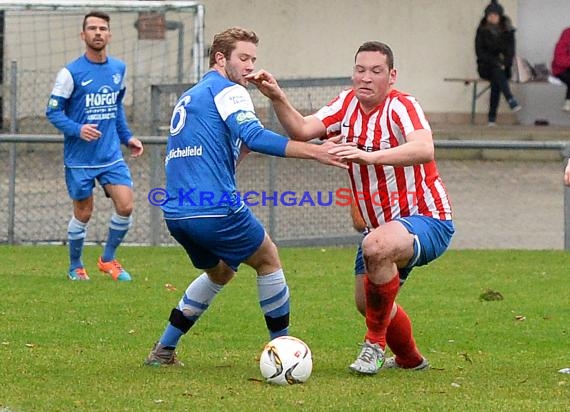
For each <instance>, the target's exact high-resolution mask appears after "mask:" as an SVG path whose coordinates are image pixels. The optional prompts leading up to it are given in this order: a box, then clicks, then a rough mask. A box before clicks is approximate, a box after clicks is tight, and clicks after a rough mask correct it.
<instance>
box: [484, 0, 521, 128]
mask: <svg viewBox="0 0 570 412" xmlns="http://www.w3.org/2000/svg"><path fill="white" fill-rule="evenodd" d="M475 52H476V54H477V72H478V73H479V76H481V78H483V79H485V80H488V81H489V82H490V83H491V97H490V100H489V115H488V119H489V126H494V125H495V122H496V121H497V109H498V108H499V99H500V97H501V93H502V94H503V95H504V96H505V99H506V100H507V103H508V104H509V107H510V109H511V110H512V111H513V112H516V111H519V110H520V109H521V108H522V107H521V106H520V105H519V104H518V102H517V101H516V99H515V98H514V96H513V93H512V92H511V88H510V87H509V79H510V78H511V72H512V66H513V59H514V56H515V28H514V27H513V25H512V22H511V19H510V18H509V17H508V16H506V15H505V14H504V10H503V7H502V6H501V5H500V4H499V3H498V2H497V1H496V0H493V1H491V3H490V4H489V5H488V6H487V7H486V8H485V16H484V17H483V19H481V22H480V23H479V27H478V28H477V35H476V37H475Z"/></svg>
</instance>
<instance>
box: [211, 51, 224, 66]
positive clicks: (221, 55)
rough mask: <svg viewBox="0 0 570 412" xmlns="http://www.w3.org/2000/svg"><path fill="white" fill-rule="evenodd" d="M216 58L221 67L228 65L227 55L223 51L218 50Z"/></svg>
mask: <svg viewBox="0 0 570 412" xmlns="http://www.w3.org/2000/svg"><path fill="white" fill-rule="evenodd" d="M214 59H215V60H216V64H217V65H218V66H220V67H224V66H225V65H226V56H224V53H222V52H216V54H215V56H214Z"/></svg>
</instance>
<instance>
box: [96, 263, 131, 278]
mask: <svg viewBox="0 0 570 412" xmlns="http://www.w3.org/2000/svg"><path fill="white" fill-rule="evenodd" d="M97 266H98V267H99V270H100V271H101V272H104V273H106V274H108V275H109V276H111V277H112V278H113V280H119V281H121V282H128V281H129V280H131V275H129V272H127V271H126V270H125V269H123V267H122V266H121V264H120V263H119V261H118V260H117V259H113V260H112V261H110V262H103V261H102V260H101V258H100V257H99V261H98V262H97Z"/></svg>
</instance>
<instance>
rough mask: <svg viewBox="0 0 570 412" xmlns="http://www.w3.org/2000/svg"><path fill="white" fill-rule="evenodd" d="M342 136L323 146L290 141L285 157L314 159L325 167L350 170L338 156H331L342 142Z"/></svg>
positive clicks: (328, 141) (330, 140)
mask: <svg viewBox="0 0 570 412" xmlns="http://www.w3.org/2000/svg"><path fill="white" fill-rule="evenodd" d="M340 138H341V137H340V136H339V137H336V138H332V139H329V140H327V141H326V142H325V143H323V144H313V143H305V142H296V141H294V140H290V141H289V142H288V143H287V146H286V148H285V157H294V158H297V159H312V160H316V161H317V162H319V163H322V164H325V165H331V166H336V167H340V168H341V169H348V165H347V164H346V162H345V161H344V160H342V159H340V158H339V157H338V156H337V155H334V154H331V153H330V151H331V148H332V147H333V146H335V145H336V144H337V142H338V141H339V140H340Z"/></svg>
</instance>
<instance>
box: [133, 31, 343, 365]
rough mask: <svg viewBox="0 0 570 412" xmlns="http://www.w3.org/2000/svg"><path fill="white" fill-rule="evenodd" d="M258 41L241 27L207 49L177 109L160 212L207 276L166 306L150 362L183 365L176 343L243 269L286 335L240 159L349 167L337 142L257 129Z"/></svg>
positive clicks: (268, 244)
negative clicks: (240, 178)
mask: <svg viewBox="0 0 570 412" xmlns="http://www.w3.org/2000/svg"><path fill="white" fill-rule="evenodd" d="M258 41H259V39H258V37H257V35H256V34H255V33H254V32H252V31H248V30H244V29H241V28H237V27H234V28H230V29H228V30H225V31H224V32H221V33H218V34H217V35H216V36H215V37H214V41H213V43H212V46H211V49H210V70H209V71H208V72H207V73H206V74H205V75H204V76H203V77H202V79H201V80H200V81H199V82H198V84H196V85H195V86H194V87H192V88H191V89H189V90H187V91H186V92H185V93H184V94H183V95H182V96H181V97H180V99H179V100H178V103H177V104H176V106H175V108H174V110H173V113H172V118H171V122H170V135H169V137H168V144H167V148H166V162H165V163H166V190H167V191H168V196H167V200H166V201H165V203H164V204H163V206H162V210H163V213H164V218H165V220H166V225H167V226H168V230H169V231H170V233H171V235H172V236H173V237H174V238H175V239H176V240H177V241H178V243H180V245H181V246H182V247H183V248H184V249H185V251H186V253H187V254H188V256H189V257H190V259H191V261H192V263H193V265H194V266H195V267H196V268H198V269H201V270H203V271H204V272H203V273H202V274H201V275H199V276H198V277H197V278H196V279H194V280H193V281H192V282H191V283H190V285H189V286H188V288H187V289H186V291H185V293H184V294H183V295H182V297H181V299H180V301H179V302H178V305H177V306H176V307H175V308H173V309H172V311H171V313H170V317H169V319H168V320H169V323H168V324H167V326H166V328H165V330H164V332H163V334H162V336H161V337H160V339H159V340H158V342H156V343H155V345H154V347H153V348H152V350H151V352H150V354H149V355H148V357H147V358H146V360H145V362H144V363H145V364H146V365H149V366H161V365H177V364H180V362H179V361H178V360H177V358H176V353H175V349H176V346H177V345H178V343H179V340H180V338H181V337H182V336H183V335H184V334H186V333H187V332H188V331H189V330H190V328H191V327H192V326H194V324H195V323H196V322H197V321H198V319H199V318H200V317H201V316H202V314H203V313H204V312H205V311H206V310H207V309H208V307H209V306H210V304H211V303H212V301H213V299H214V297H215V296H216V295H217V294H218V293H219V292H220V291H221V290H222V288H223V287H224V286H225V285H226V284H227V283H228V282H229V281H230V280H231V279H232V278H233V277H234V275H235V273H236V271H237V270H238V267H239V266H240V265H241V264H242V263H245V264H246V265H248V266H251V267H252V268H254V269H255V271H256V272H257V291H258V298H259V305H260V306H261V309H262V312H263V315H264V318H265V323H266V326H267V329H268V330H269V336H270V338H271V339H273V338H275V337H277V336H282V335H287V334H288V331H289V288H288V286H287V282H286V279H285V275H284V273H283V269H282V267H281V261H280V259H279V254H278V251H277V247H276V246H275V244H274V243H273V241H272V240H271V238H270V237H269V235H268V234H267V233H266V232H265V230H264V228H263V226H262V225H261V223H260V222H259V220H258V219H257V218H256V217H255V216H254V215H253V213H252V212H251V210H250V209H249V208H248V207H247V206H246V205H245V203H244V202H243V201H242V200H241V199H240V198H239V197H238V193H237V183H236V166H237V164H238V162H239V160H240V159H241V157H243V154H244V153H246V152H247V151H249V150H252V151H255V152H259V153H264V154H268V155H273V156H279V157H295V158H302V159H314V160H317V161H319V162H321V163H324V164H329V165H334V166H338V167H341V168H343V169H346V168H347V166H346V163H342V162H339V161H338V157H337V156H336V155H330V154H329V153H328V151H329V150H330V148H331V147H333V146H334V145H335V144H336V142H335V141H330V142H327V143H325V144H324V145H315V144H310V143H305V142H297V141H292V140H289V139H287V138H286V137H285V136H282V135H279V134H277V133H274V132H272V131H270V130H267V129H265V128H264V127H263V125H262V124H261V122H260V121H259V119H258V118H257V115H256V114H255V110H254V107H253V102H252V100H251V96H250V95H249V92H248V91H247V90H246V88H245V86H246V85H247V83H248V82H247V80H246V76H247V75H248V74H250V73H252V72H253V70H254V63H255V61H256V59H257V44H258ZM206 195H207V196H206ZM228 327H229V328H231V325H229V326H228Z"/></svg>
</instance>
